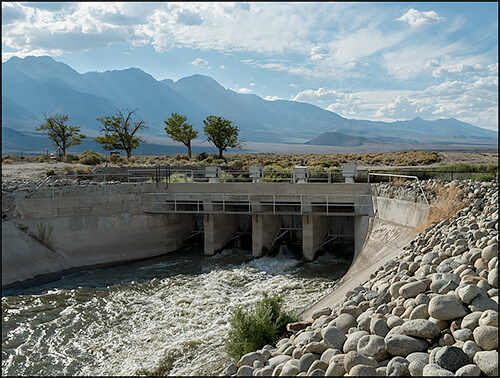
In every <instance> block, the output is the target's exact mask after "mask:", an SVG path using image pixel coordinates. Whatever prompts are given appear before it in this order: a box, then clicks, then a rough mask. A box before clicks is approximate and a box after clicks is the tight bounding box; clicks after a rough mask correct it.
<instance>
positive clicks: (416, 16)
mask: <svg viewBox="0 0 500 378" xmlns="http://www.w3.org/2000/svg"><path fill="white" fill-rule="evenodd" d="M396 20H397V21H404V22H407V23H409V24H410V25H411V26H419V25H424V24H433V23H437V22H442V21H444V20H445V19H444V18H443V17H439V16H438V15H437V13H436V12H434V11H428V12H420V11H418V10H416V9H413V8H411V9H409V10H408V11H407V12H406V13H405V14H403V15H402V16H401V17H399V18H397V19H396Z"/></svg>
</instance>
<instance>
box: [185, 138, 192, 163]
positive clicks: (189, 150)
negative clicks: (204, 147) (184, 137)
mask: <svg viewBox="0 0 500 378" xmlns="http://www.w3.org/2000/svg"><path fill="white" fill-rule="evenodd" d="M186 146H187V148H188V156H189V160H191V142H189V143H188V144H186Z"/></svg>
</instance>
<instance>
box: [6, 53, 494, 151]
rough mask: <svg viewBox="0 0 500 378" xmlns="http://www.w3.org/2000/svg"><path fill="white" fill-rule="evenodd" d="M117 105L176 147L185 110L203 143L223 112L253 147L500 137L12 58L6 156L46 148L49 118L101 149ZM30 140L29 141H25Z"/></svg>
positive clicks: (201, 82) (449, 124) (465, 127)
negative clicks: (64, 120) (171, 120)
mask: <svg viewBox="0 0 500 378" xmlns="http://www.w3.org/2000/svg"><path fill="white" fill-rule="evenodd" d="M117 108H118V109H125V108H129V109H130V110H132V109H137V114H138V116H140V117H141V118H142V119H143V120H144V121H146V123H147V125H148V126H149V128H148V129H147V130H146V133H145V136H146V137H148V136H151V137H154V140H155V141H159V140H160V141H161V140H164V141H169V142H170V139H168V137H167V135H166V133H165V130H164V129H165V124H164V123H163V121H164V120H166V119H167V118H168V117H170V114H171V113H178V114H182V115H186V116H187V119H188V122H189V123H192V124H193V125H194V127H195V129H197V130H198V131H199V137H198V139H199V140H203V139H204V134H203V120H204V119H205V118H206V117H207V116H209V115H216V116H222V117H225V118H227V119H229V120H231V121H232V122H234V123H235V124H236V125H238V126H239V127H240V129H241V130H242V132H241V137H243V138H245V140H247V141H249V142H259V143H262V142H266V143H292V142H293V141H297V140H303V141H307V140H309V142H307V143H308V145H311V146H313V145H323V146H325V145H328V146H352V147H356V146H360V145H361V146H362V145H364V144H366V143H377V142H383V143H388V144H390V143H393V144H398V143H406V144H409V145H418V144H420V143H427V144H429V143H430V144H436V145H438V144H447V143H465V144H467V143H469V144H474V145H490V146H494V145H496V144H498V136H497V132H495V131H492V130H486V129H482V128H479V127H476V126H472V125H470V124H467V123H464V122H460V121H457V120H456V119H453V118H451V119H440V120H437V121H425V120H423V119H421V118H415V119H413V120H410V121H398V122H392V123H387V122H374V121H365V120H356V119H347V118H344V117H341V116H339V115H338V114H335V113H333V112H330V111H327V110H324V109H321V108H319V107H317V106H314V105H310V104H306V103H301V102H295V101H285V100H279V101H266V100H264V99H262V98H260V97H258V96H256V95H254V94H240V93H236V92H234V91H232V90H230V89H225V88H224V87H222V86H221V85H220V84H219V83H217V82H216V81H215V80H214V79H212V78H210V77H208V76H203V75H192V76H189V77H185V78H182V79H179V80H177V81H173V80H171V79H165V80H161V81H158V80H156V79H154V78H153V77H152V76H151V75H149V74H147V73H145V72H143V71H141V70H140V69H137V68H129V69H125V70H114V71H106V72H87V73H85V74H80V73H78V72H77V71H75V70H73V69H72V68H71V67H69V66H68V65H66V64H64V63H61V62H57V61H55V60H54V59H52V58H50V57H26V58H24V59H20V58H11V59H10V60H8V61H7V62H5V63H2V130H3V131H2V149H3V150H4V151H5V148H6V147H7V146H10V147H12V148H14V147H15V148H17V149H18V150H22V149H23V148H28V146H29V148H31V149H32V148H34V147H33V146H35V145H38V144H39V145H40V149H44V148H45V147H42V144H41V141H42V140H43V138H40V139H31V138H37V136H36V135H37V134H39V135H43V134H40V133H35V134H33V133H34V132H35V128H36V127H37V126H38V125H39V124H40V123H41V122H42V121H43V114H44V113H46V114H52V113H59V114H66V115H68V116H69V117H70V124H73V125H79V126H81V128H82V132H84V133H86V134H87V135H88V136H89V138H87V140H86V142H85V143H91V144H90V145H92V146H94V145H95V143H93V142H91V139H92V138H93V137H95V136H97V135H98V133H99V130H100V128H101V126H102V125H101V124H100V123H99V122H98V121H97V120H96V118H98V117H102V116H107V115H109V116H111V115H114V113H115V109H117ZM12 131H17V132H20V133H21V134H14V133H13V132H12ZM24 137H26V138H27V139H25V142H21V140H22V139H23V138H24ZM45 139H46V137H45ZM157 143H160V142H157ZM295 143H296V142H295ZM195 144H196V143H195ZM165 147H167V146H160V147H153V145H152V144H149V143H148V144H145V145H144V146H142V148H144V149H145V151H147V150H148V148H149V149H150V150H153V149H156V148H158V149H161V148H165ZM204 150H207V149H206V148H205V149H204ZM137 151H138V150H137ZM183 151H184V146H183V145H182V144H179V152H181V153H183Z"/></svg>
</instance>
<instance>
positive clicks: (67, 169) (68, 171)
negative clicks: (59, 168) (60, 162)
mask: <svg viewBox="0 0 500 378" xmlns="http://www.w3.org/2000/svg"><path fill="white" fill-rule="evenodd" d="M73 172H74V170H73V167H72V166H71V165H65V166H64V174H65V175H72V174H73Z"/></svg>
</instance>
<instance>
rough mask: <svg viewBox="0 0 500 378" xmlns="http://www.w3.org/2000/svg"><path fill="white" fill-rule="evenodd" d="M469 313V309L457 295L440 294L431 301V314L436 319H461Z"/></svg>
mask: <svg viewBox="0 0 500 378" xmlns="http://www.w3.org/2000/svg"><path fill="white" fill-rule="evenodd" d="M467 313H468V311H467V309H466V308H465V307H464V305H463V304H462V302H461V301H460V299H459V298H458V297H456V296H455V295H438V296H435V297H433V298H431V300H430V301H429V315H430V316H432V317H433V318H435V319H439V320H452V319H459V318H463V317H464V316H465V315H467Z"/></svg>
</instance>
